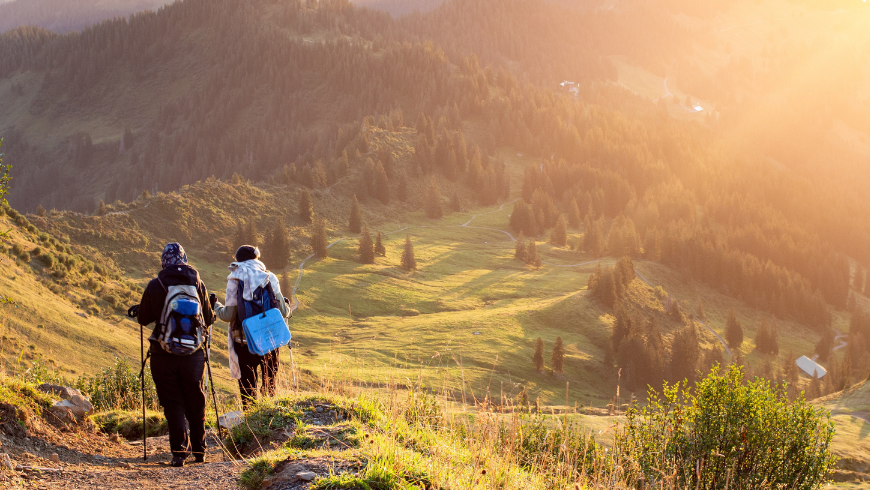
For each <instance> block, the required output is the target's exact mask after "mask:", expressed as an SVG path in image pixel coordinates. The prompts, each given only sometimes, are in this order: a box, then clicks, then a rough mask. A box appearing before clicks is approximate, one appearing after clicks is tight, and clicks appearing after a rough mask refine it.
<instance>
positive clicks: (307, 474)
mask: <svg viewBox="0 0 870 490" xmlns="http://www.w3.org/2000/svg"><path fill="white" fill-rule="evenodd" d="M316 477H317V475H315V474H314V472H313V471H300V472H299V473H296V478H299V479H300V480H304V481H311V480H313V479H315V478H316Z"/></svg>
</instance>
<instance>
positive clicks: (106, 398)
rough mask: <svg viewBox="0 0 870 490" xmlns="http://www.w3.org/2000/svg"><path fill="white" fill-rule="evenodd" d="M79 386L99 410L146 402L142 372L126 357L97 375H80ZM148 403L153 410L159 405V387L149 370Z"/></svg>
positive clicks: (134, 405) (146, 386) (127, 407)
mask: <svg viewBox="0 0 870 490" xmlns="http://www.w3.org/2000/svg"><path fill="white" fill-rule="evenodd" d="M75 387H76V388H78V389H79V390H81V391H82V392H83V393H85V394H86V395H87V396H88V398H90V400H91V403H93V405H94V408H96V409H97V410H135V409H137V408H139V407H140V404H141V402H142V394H141V391H140V387H141V385H140V381H139V373H138V372H137V370H136V369H135V368H133V367H132V366H130V363H129V362H127V361H126V360H124V359H118V358H115V364H114V365H112V366H109V367H107V368H103V369H102V371H100V373H99V374H97V375H94V376H88V375H82V376H79V378H78V379H77V380H76V381H75ZM145 405H146V407H148V408H149V409H151V410H157V408H158V405H157V389H156V388H155V387H154V380H153V379H151V370H149V369H146V370H145ZM149 430H150V429H149Z"/></svg>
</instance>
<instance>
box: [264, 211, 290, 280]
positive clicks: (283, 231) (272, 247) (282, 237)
mask: <svg viewBox="0 0 870 490" xmlns="http://www.w3.org/2000/svg"><path fill="white" fill-rule="evenodd" d="M266 244H267V247H266V254H265V255H266V257H265V258H266V259H267V260H268V264H269V267H271V268H273V269H283V268H285V267H287V264H289V263H290V240H289V238H288V236H287V228H285V227H284V221H283V220H280V219H279V220H278V222H277V223H276V224H275V227H274V228H272V231H271V233H269V240H268V241H267V243H266Z"/></svg>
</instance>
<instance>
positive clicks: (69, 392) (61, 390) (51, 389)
mask: <svg viewBox="0 0 870 490" xmlns="http://www.w3.org/2000/svg"><path fill="white" fill-rule="evenodd" d="M36 389H37V390H39V391H41V392H43V393H48V394H50V395H57V396H59V397H60V398H61V400H69V399H70V398H72V397H73V395H79V396H81V395H82V392H80V391H79V390H76V389H74V388H70V387H68V386H60V385H53V384H51V383H42V384H41V385H39V386H37V387H36Z"/></svg>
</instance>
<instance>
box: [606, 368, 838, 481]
mask: <svg viewBox="0 0 870 490" xmlns="http://www.w3.org/2000/svg"><path fill="white" fill-rule="evenodd" d="M627 418H628V421H627V424H626V428H625V430H624V431H623V432H622V433H621V434H620V440H619V446H620V447H621V451H623V455H624V457H625V459H626V460H627V462H629V463H631V464H628V465H625V466H624V467H626V468H635V471H636V472H637V473H639V474H636V475H634V476H635V477H636V478H637V479H643V480H644V481H646V482H647V483H648V484H652V485H653V486H656V487H657V486H659V483H662V484H666V486H670V487H673V486H676V488H726V486H730V487H731V488H795V489H813V488H819V487H821V486H822V483H823V482H824V481H825V475H826V474H827V473H828V471H829V470H831V469H832V468H833V465H834V462H835V460H836V458H835V457H834V456H832V455H831V453H830V446H831V439H832V437H833V434H834V425H833V422H832V421H831V419H830V414H828V413H823V412H822V410H821V409H819V408H816V407H813V406H811V405H809V404H808V403H806V401H805V400H804V399H803V398H800V399H798V400H797V401H795V402H793V403H792V402H789V400H788V397H787V395H786V393H785V391H784V390H781V389H780V390H775V391H774V390H772V389H771V388H770V384H769V383H768V382H767V381H765V380H762V379H757V380H755V381H750V382H749V383H747V384H744V382H743V370H742V368H741V367H739V366H731V367H729V368H728V369H727V370H725V372H724V373H723V374H719V368H718V367H715V368H714V369H713V371H712V373H711V374H710V375H709V376H708V377H707V378H705V379H704V380H703V381H700V382H699V383H698V384H697V385H696V387H695V388H694V390H688V389H686V385H685V384H683V386H682V389H681V387H680V384H677V385H674V386H671V387H668V386H667V385H666V386H665V387H664V390H663V393H662V394H661V395H659V394H658V393H657V392H656V391H655V390H650V393H649V397H648V404H647V405H646V406H645V407H644V408H642V409H638V408H637V406H634V407H632V408H631V409H630V410H629V412H628V414H627ZM665 475H670V476H668V477H667V478H668V479H669V480H670V478H673V481H667V482H665V481H664V478H666V476H665Z"/></svg>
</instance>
